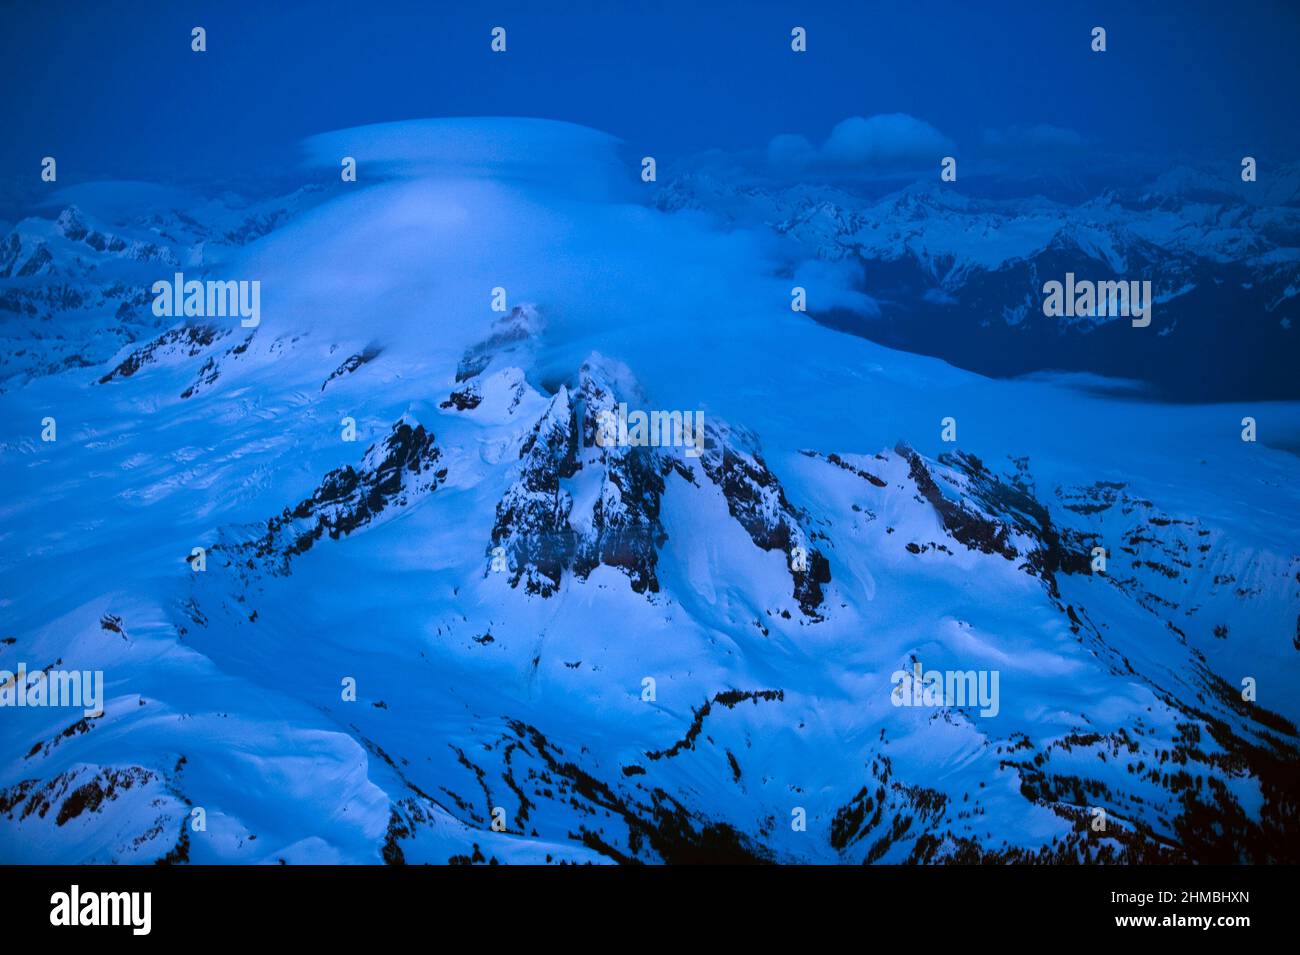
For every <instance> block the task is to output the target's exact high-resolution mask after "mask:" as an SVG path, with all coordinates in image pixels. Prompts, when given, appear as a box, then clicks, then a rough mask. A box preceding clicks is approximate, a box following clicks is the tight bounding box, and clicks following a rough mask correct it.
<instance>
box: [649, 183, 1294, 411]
mask: <svg viewBox="0 0 1300 955" xmlns="http://www.w3.org/2000/svg"><path fill="white" fill-rule="evenodd" d="M1298 181H1300V166H1295V165H1293V166H1290V167H1284V168H1282V169H1278V170H1271V171H1270V174H1269V176H1268V177H1267V181H1266V182H1253V183H1243V182H1241V181H1240V178H1239V177H1238V176H1236V175H1235V173H1234V170H1232V169H1228V170H1227V175H1223V174H1220V175H1218V176H1211V175H1209V174H1207V173H1205V172H1203V171H1199V170H1193V169H1190V168H1187V167H1179V168H1177V169H1175V170H1171V171H1170V172H1169V173H1167V174H1165V175H1163V176H1160V177H1159V178H1157V180H1156V181H1155V182H1153V183H1150V184H1144V185H1142V186H1138V187H1126V188H1123V189H1120V188H1115V189H1109V190H1107V191H1106V192H1104V193H1103V194H1101V195H1099V196H1096V197H1094V198H1091V199H1089V200H1087V201H1083V202H1077V203H1067V202H1064V201H1059V200H1052V199H1048V198H1045V197H1043V196H1042V195H1038V194H1034V195H1030V196H1027V197H1023V198H996V199H994V198H986V197H973V196H971V195H969V194H967V193H965V192H963V191H962V188H961V187H960V186H959V184H958V183H940V182H937V181H936V182H934V183H928V184H913V185H909V186H906V187H904V188H901V189H899V190H897V191H893V192H889V193H888V194H886V195H884V196H878V195H875V194H874V193H871V192H863V191H861V190H858V191H854V190H853V189H852V188H851V187H850V186H847V185H842V186H831V185H824V186H816V185H808V184H799V185H794V186H789V185H775V186H774V185H770V184H766V183H754V182H748V183H745V184H743V185H737V184H736V180H734V179H730V178H722V177H718V176H716V175H713V174H710V173H707V172H694V173H692V172H686V173H683V174H681V175H678V176H677V177H675V178H672V179H671V180H670V181H668V182H666V183H665V185H664V187H663V189H662V190H661V191H660V192H659V193H658V194H657V195H656V197H655V202H656V205H657V207H658V208H661V209H664V210H666V211H677V210H682V209H692V210H703V211H706V212H707V213H709V214H712V215H714V216H717V217H718V218H719V219H721V220H722V221H724V222H726V223H728V224H729V225H732V226H743V227H748V228H756V227H766V228H770V229H772V230H774V231H775V232H777V233H779V234H780V235H782V236H785V237H787V238H789V239H791V240H792V241H793V243H794V244H795V246H796V248H797V249H798V250H800V252H801V253H802V254H804V255H807V256H812V257H815V258H816V259H818V260H821V261H823V262H828V263H835V264H836V265H837V266H839V267H841V269H843V268H845V267H847V268H851V269H852V270H853V272H854V274H855V277H856V280H857V282H858V284H859V287H860V288H861V290H862V291H863V292H864V293H865V294H866V295H868V296H870V300H871V301H870V305H869V307H867V308H865V309H864V308H862V307H858V308H845V307H844V303H841V302H836V301H831V302H825V301H823V302H821V303H818V302H816V301H810V302H809V310H810V312H811V313H812V314H814V315H816V316H818V317H819V318H820V319H821V320H823V321H826V322H827V323H828V324H830V325H832V327H836V328H839V329H842V330H846V331H850V332H853V333H854V334H861V335H864V336H866V337H868V338H871V339H872V340H874V341H877V342H880V343H883V344H888V345H891V346H894V347H899V348H904V349H906V350H909V351H915V352H919V353H922V354H928V355H935V356H938V357H941V358H944V359H946V360H948V361H951V362H952V363H954V364H957V365H959V366H961V367H966V368H971V369H972V370H976V371H980V372H983V373H985V374H992V375H996V376H1006V375H1017V374H1024V373H1028V372H1035V371H1040V370H1044V369H1061V370H1068V371H1089V372H1093V373H1097V374H1104V375H1109V376H1112V377H1119V378H1127V379H1135V380H1139V381H1144V382H1147V383H1149V384H1152V385H1154V386H1156V387H1157V388H1158V389H1159V390H1160V391H1162V392H1163V393H1165V394H1166V395H1168V396H1170V397H1174V398H1177V399H1180V400H1202V401H1203V400H1238V399H1243V398H1253V399H1258V398H1287V399H1290V398H1295V397H1297V389H1296V378H1295V374H1294V369H1295V367H1296V364H1297V362H1300V336H1298V335H1297V330H1298V326H1300V298H1298V297H1297V296H1300V200H1297V198H1296V192H1295V189H1296V183H1297V182H1298ZM1002 191H1005V189H1004V190H1002ZM1067 273H1073V274H1075V275H1077V276H1078V278H1080V279H1087V280H1089V281H1094V282H1099V281H1114V280H1121V279H1122V280H1128V281H1143V280H1146V281H1150V282H1151V283H1152V288H1153V296H1154V302H1155V304H1154V310H1153V312H1154V313H1153V322H1152V324H1151V326H1150V327H1149V328H1147V329H1146V330H1145V331H1144V333H1143V334H1142V335H1134V334H1132V332H1131V330H1130V329H1129V327H1128V326H1129V322H1128V320H1127V319H1126V318H1118V317H1116V316H1115V315H1113V314H1110V315H1107V314H1104V313H1103V314H1092V315H1081V316H1072V317H1069V318H1062V317H1048V316H1046V315H1045V314H1044V311H1043V301H1044V294H1043V286H1044V283H1045V282H1049V281H1058V282H1059V281H1063V280H1064V279H1065V276H1066V274H1067Z"/></svg>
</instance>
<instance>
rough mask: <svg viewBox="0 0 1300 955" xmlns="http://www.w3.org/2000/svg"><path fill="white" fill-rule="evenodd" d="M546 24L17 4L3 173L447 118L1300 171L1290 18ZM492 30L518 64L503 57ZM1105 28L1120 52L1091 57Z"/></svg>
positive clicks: (602, 17)
mask: <svg viewBox="0 0 1300 955" xmlns="http://www.w3.org/2000/svg"><path fill="white" fill-rule="evenodd" d="M541 6H542V5H541V4H538V3H510V2H495V3H459V4H442V3H433V2H429V0H421V2H372V3H355V2H338V0H322V2H313V3H311V4H309V5H308V4H297V3H269V2H267V3H243V2H232V0H224V2H220V3H218V2H208V3H192V2H175V0H169V2H149V0H141V2H132V3H129V4H121V3H118V4H106V3H102V2H84V3H82V2H64V0H51V2H45V3H37V2H28V0H18V2H10V3H7V4H6V5H5V6H4V8H3V10H0V62H2V63H4V64H5V70H6V72H7V73H8V76H9V83H8V84H7V86H8V88H9V91H10V92H9V94H8V95H6V96H5V97H4V105H3V107H0V110H2V111H3V112H2V113H0V115H3V118H4V123H5V127H6V135H5V136H4V137H3V138H0V173H3V174H4V175H5V176H6V177H9V176H18V177H21V176H23V175H26V174H28V173H30V172H31V171H32V170H33V169H36V168H37V165H38V164H39V160H40V157H42V156H44V155H55V156H56V157H58V158H59V162H60V181H67V182H75V181H77V180H79V179H82V178H93V177H96V176H105V175H113V176H120V177H132V178H134V177H141V178H167V177H170V176H176V177H186V176H195V177H204V176H211V175H212V174H213V173H214V171H217V172H224V173H230V174H240V173H243V172H246V171H269V170H270V169H272V168H277V169H282V170H283V169H287V168H288V167H290V166H291V165H292V163H293V162H294V158H295V156H296V150H295V144H296V143H297V142H298V141H299V140H300V139H301V138H303V137H305V136H307V135H310V134H312V133H318V132H323V131H327V130H330V129H337V128H343V127H347V126H354V125H360V124H365V123H372V122H381V121H388V120H397V119H409V118H415V117H425V116H456V115H460V116H474V115H520V116H537V117H546V118H552V119H565V120H570V121H572V122H577V123H582V124H585V125H589V126H593V127H596V128H599V129H603V130H606V131H608V132H612V133H614V134H615V135H617V136H619V137H622V138H623V139H625V140H627V142H628V144H629V147H630V148H631V149H633V150H634V151H636V152H638V153H640V152H646V153H654V154H655V155H657V156H662V157H665V158H668V159H671V158H673V157H676V156H682V155H688V154H691V153H693V152H699V151H703V150H707V149H710V148H717V149H722V150H725V151H743V150H761V149H764V148H766V146H767V144H768V143H769V141H770V140H771V139H772V138H773V137H775V136H777V135H780V134H796V135H799V136H803V137H805V138H807V139H808V140H809V141H810V142H812V143H813V144H814V145H818V146H819V145H820V144H821V143H823V142H824V141H825V140H826V138H827V137H828V136H829V135H830V133H831V130H832V128H833V127H834V126H835V125H836V124H837V123H839V122H840V121H842V120H844V119H846V118H848V117H852V116H863V117H870V116H873V115H876V114H893V113H902V114H907V115H909V116H912V117H915V118H917V119H918V120H920V121H922V122H924V123H926V124H929V126H931V127H933V128H934V129H935V130H937V131H938V132H939V133H940V134H942V135H943V136H945V137H947V138H949V139H950V140H951V141H952V142H953V143H954V144H955V146H956V149H957V150H958V155H961V156H971V155H972V154H974V153H978V152H979V151H981V150H983V149H985V148H986V146H985V144H986V143H987V142H988V140H989V138H990V136H992V137H993V138H994V139H996V138H997V137H999V136H1001V137H1003V138H1005V136H1006V131H1008V130H1013V131H1014V130H1016V129H1020V130H1024V129H1033V128H1035V127H1039V126H1043V125H1046V126H1050V127H1055V128H1057V129H1063V130H1068V131H1070V132H1071V133H1074V134H1077V135H1078V136H1079V137H1080V138H1081V139H1082V140H1083V141H1084V142H1085V143H1088V144H1090V146H1091V147H1092V148H1093V149H1097V150H1103V151H1108V152H1111V153H1115V152H1121V153H1128V152H1132V153H1133V154H1135V155H1145V156H1154V157H1156V160H1157V162H1158V161H1160V159H1161V158H1162V157H1165V156H1169V157H1170V158H1171V163H1172V162H1173V161H1174V160H1175V159H1177V160H1185V159H1197V160H1204V159H1206V158H1211V159H1212V158H1213V157H1215V156H1217V155H1219V154H1223V155H1225V156H1227V157H1228V159H1229V161H1230V162H1231V163H1232V164H1233V165H1234V166H1235V164H1236V162H1237V158H1234V157H1240V156H1241V155H1243V154H1246V153H1250V154H1253V155H1257V156H1260V157H1262V158H1264V159H1269V158H1277V159H1279V160H1282V159H1291V158H1294V156H1295V154H1296V149H1295V139H1296V135H1297V131H1296V129H1295V122H1294V120H1295V110H1294V106H1293V101H1294V93H1295V90H1296V89H1300V60H1297V58H1296V57H1295V56H1294V44H1295V41H1296V39H1297V35H1300V6H1297V5H1294V4H1291V5H1288V4H1285V3H1269V2H1259V0H1255V2H1244V3H1232V4H1229V3H1198V2H1177V3H1174V2H1160V3H1141V4H1135V3H1131V2H1120V3H1105V2H1103V3H1078V2H1070V3H1064V2H1061V3H1045V2H1026V3H1000V2H987V3H986V2H979V3H973V2H909V3H903V4H899V3H862V2H843V3H816V4H812V3H799V2H785V3H774V2H754V0H749V2H744V3H730V2H727V3H709V2H703V3H681V2H663V3H653V4H651V3H637V2H632V0H623V2H619V3H595V2H587V3H578V2H567V3H564V2H562V3H554V4H548V5H547V7H548V8H549V10H550V12H548V13H546V14H541V13H537V12H536V11H537V10H538V9H539V8H540V7H541ZM530 11H531V12H530ZM196 25H199V26H204V27H205V28H206V29H207V31H208V52H206V53H204V54H195V53H192V52H191V51H190V40H189V31H190V28H191V27H192V26H196ZM496 25H501V26H504V27H506V29H507V31H508V47H509V48H508V51H507V53H506V54H504V55H494V54H492V53H491V52H490V50H489V41H490V36H489V31H490V30H491V28H492V27H493V26H496ZM794 25H801V26H805V27H806V28H807V29H808V33H809V51H808V53H806V54H804V55H795V54H793V53H791V52H790V49H789V31H790V28H791V27H792V26H794ZM1096 25H1100V26H1104V27H1106V29H1107V31H1108V51H1107V52H1106V53H1105V54H1094V53H1093V52H1091V50H1090V48H1089V43H1090V31H1091V28H1092V27H1093V26H1096ZM15 93H17V95H15ZM1012 135H1013V136H1014V133H1013V134H1012Z"/></svg>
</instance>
